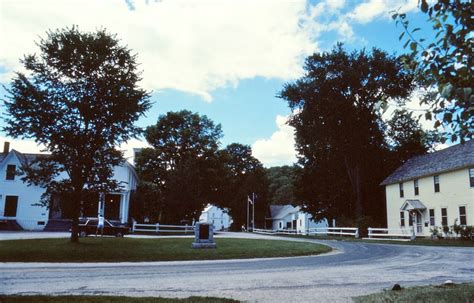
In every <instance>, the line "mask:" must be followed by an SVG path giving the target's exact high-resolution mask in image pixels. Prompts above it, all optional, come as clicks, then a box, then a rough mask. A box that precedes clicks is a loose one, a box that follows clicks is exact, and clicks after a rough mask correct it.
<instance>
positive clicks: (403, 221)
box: [400, 211, 405, 226]
mask: <svg viewBox="0 0 474 303" xmlns="http://www.w3.org/2000/svg"><path fill="white" fill-rule="evenodd" d="M400 226H405V212H404V211H401V212H400Z"/></svg>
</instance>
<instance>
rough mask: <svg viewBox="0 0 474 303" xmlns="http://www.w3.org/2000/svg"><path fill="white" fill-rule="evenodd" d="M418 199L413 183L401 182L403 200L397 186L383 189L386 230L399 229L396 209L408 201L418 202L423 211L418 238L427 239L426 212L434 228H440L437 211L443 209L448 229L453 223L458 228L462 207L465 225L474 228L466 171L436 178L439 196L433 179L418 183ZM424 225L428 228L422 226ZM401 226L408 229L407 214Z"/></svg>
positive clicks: (473, 203) (471, 190)
mask: <svg viewBox="0 0 474 303" xmlns="http://www.w3.org/2000/svg"><path fill="white" fill-rule="evenodd" d="M418 180H419V181H418V184H419V195H417V196H415V190H414V184H413V180H409V181H405V182H403V184H404V185H403V188H404V194H405V195H404V197H403V198H401V197H400V194H399V185H398V183H395V184H390V185H387V186H386V188H385V190H386V197H387V226H388V228H393V229H398V228H400V207H401V206H402V204H403V203H404V202H405V201H406V200H408V199H417V200H420V201H421V202H422V203H423V204H424V205H425V206H426V208H427V209H426V210H425V211H423V212H422V215H423V217H422V223H423V224H422V228H423V231H422V233H421V234H420V235H424V236H429V235H430V234H431V233H430V228H432V226H430V225H429V209H434V211H435V226H441V208H446V209H447V213H448V225H453V224H454V223H455V221H456V219H457V224H459V207H460V206H465V207H466V219H467V222H466V223H467V225H474V188H471V187H470V183H469V170H468V168H465V169H459V170H455V171H452V172H447V173H441V174H439V184H440V192H435V191H434V181H433V175H431V176H428V177H423V178H419V179H418ZM425 222H428V226H425ZM405 226H406V228H408V213H407V212H406V213H405Z"/></svg>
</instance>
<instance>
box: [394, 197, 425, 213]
mask: <svg viewBox="0 0 474 303" xmlns="http://www.w3.org/2000/svg"><path fill="white" fill-rule="evenodd" d="M415 209H420V210H423V209H426V206H425V205H424V204H423V203H421V201H420V200H406V201H405V203H403V205H402V207H400V210H402V211H409V210H415Z"/></svg>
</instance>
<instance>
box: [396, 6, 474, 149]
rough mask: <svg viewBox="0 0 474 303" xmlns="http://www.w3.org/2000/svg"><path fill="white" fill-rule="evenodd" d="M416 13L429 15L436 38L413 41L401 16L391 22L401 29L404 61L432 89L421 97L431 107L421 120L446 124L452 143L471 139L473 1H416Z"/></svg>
mask: <svg viewBox="0 0 474 303" xmlns="http://www.w3.org/2000/svg"><path fill="white" fill-rule="evenodd" d="M419 3H420V9H421V11H422V12H423V13H426V14H427V15H428V17H429V19H428V22H429V23H430V24H431V26H432V29H433V32H434V33H435V38H434V39H433V41H431V42H429V41H426V40H425V39H424V38H417V37H416V35H415V33H416V32H418V31H419V30H420V29H419V28H414V29H410V23H409V20H408V19H407V17H406V15H405V14H399V13H395V14H394V15H393V19H394V20H396V23H397V24H399V25H401V26H402V27H403V32H402V34H401V35H400V40H405V44H404V47H405V48H407V47H408V46H409V56H408V57H406V58H405V60H404V62H405V65H406V67H407V68H409V69H411V70H413V71H415V72H416V75H417V79H418V81H419V82H420V83H421V84H422V85H424V86H425V87H426V88H427V89H429V90H431V88H432V87H433V86H434V87H435V90H434V91H433V92H432V93H430V94H427V96H426V97H425V98H423V99H422V101H421V103H422V104H428V105H429V106H430V107H431V112H432V114H431V113H427V115H426V118H428V119H435V120H436V121H435V124H434V126H435V127H439V126H441V125H443V126H445V127H446V128H447V130H448V131H449V133H450V134H451V137H450V139H451V141H453V142H455V141H457V140H458V139H460V140H461V142H463V141H465V140H469V139H471V138H472V134H473V132H474V107H473V104H474V87H473V85H474V84H473V83H474V80H473V69H472V66H473V50H474V43H473V41H474V37H473V36H472V33H473V32H474V22H472V13H473V8H472V2H471V1H466V0H450V1H446V0H436V1H434V2H430V3H428V1H427V0H420V1H419Z"/></svg>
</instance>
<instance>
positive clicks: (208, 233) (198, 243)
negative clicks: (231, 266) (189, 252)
mask: <svg viewBox="0 0 474 303" xmlns="http://www.w3.org/2000/svg"><path fill="white" fill-rule="evenodd" d="M192 248H216V242H214V226H213V225H212V224H209V223H204V222H198V223H196V225H195V226H194V242H193V245H192Z"/></svg>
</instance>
